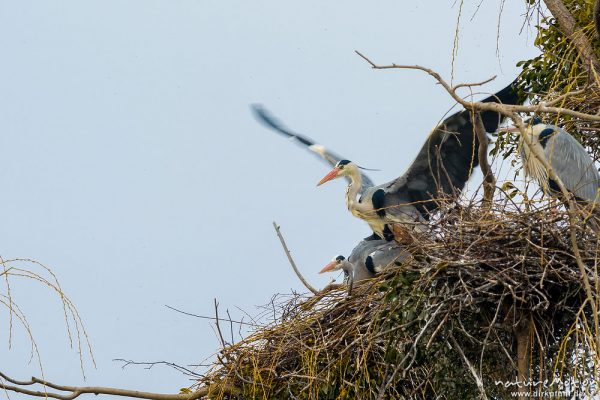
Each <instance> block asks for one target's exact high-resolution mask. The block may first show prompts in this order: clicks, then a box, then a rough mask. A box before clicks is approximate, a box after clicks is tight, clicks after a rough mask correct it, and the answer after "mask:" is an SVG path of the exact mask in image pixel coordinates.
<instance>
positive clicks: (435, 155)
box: [253, 84, 519, 241]
mask: <svg viewBox="0 0 600 400" xmlns="http://www.w3.org/2000/svg"><path fill="white" fill-rule="evenodd" d="M482 101H483V102H492V101H497V102H501V103H505V104H516V103H517V102H518V101H519V99H518V95H517V93H516V91H515V90H514V88H513V86H512V84H511V85H509V86H507V87H505V88H504V89H502V90H501V91H499V92H498V93H496V94H494V95H492V96H489V97H487V98H486V99H484V100H482ZM253 110H254V112H255V114H256V116H257V117H258V119H259V121H261V122H262V123H264V124H265V125H267V126H268V127H270V128H272V129H274V130H276V131H277V132H279V133H281V134H283V135H285V136H287V137H290V138H293V139H295V140H297V141H298V142H299V143H300V144H302V145H304V146H306V147H307V148H308V149H309V150H311V151H313V152H314V153H316V154H318V155H319V156H320V157H321V158H322V159H324V160H325V161H326V162H328V163H329V164H331V165H333V167H334V168H333V169H332V170H331V171H330V172H329V173H328V174H327V175H326V176H325V177H324V178H323V179H321V181H320V182H319V185H321V184H323V183H325V182H328V181H330V180H333V179H335V178H339V177H345V178H346V179H347V180H348V182H349V185H348V189H347V190H346V206H347V208H348V209H349V210H350V212H351V213H352V214H353V215H354V216H356V217H358V218H361V219H363V220H365V221H366V222H367V223H368V224H369V226H370V227H371V229H372V230H373V232H374V235H375V236H374V237H378V238H384V239H386V240H388V241H390V240H393V239H394V238H395V236H396V235H395V232H394V231H395V230H396V229H394V228H395V227H396V226H400V227H404V226H406V227H410V226H413V227H417V229H420V228H422V226H423V225H422V224H423V222H425V221H426V220H427V219H428V218H429V214H430V213H431V212H432V211H434V210H436V209H437V208H438V207H439V204H438V202H437V201H436V199H438V198H439V197H440V195H441V194H442V193H446V194H454V195H455V194H457V193H458V192H460V191H461V190H462V189H463V187H464V185H465V183H466V181H467V180H468V178H469V176H470V174H471V172H472V170H473V168H475V167H476V166H477V165H478V163H479V160H478V157H477V151H476V148H477V146H478V141H477V138H476V135H475V132H474V127H473V123H472V116H471V111H469V110H463V111H459V112H457V113H455V114H453V115H451V116H450V117H448V118H446V119H445V120H444V121H442V123H440V124H439V125H438V126H437V127H436V128H435V129H434V130H433V131H432V132H431V134H430V135H429V137H428V138H427V140H426V142H425V144H424V145H423V147H422V148H421V150H420V151H419V153H418V155H417V157H416V158H415V160H414V161H413V163H412V164H411V165H410V166H409V168H408V170H407V171H406V172H405V173H404V174H403V175H402V176H400V177H398V178H396V179H394V180H392V181H390V182H388V183H385V184H383V185H379V186H374V185H373V183H372V181H371V180H370V179H369V178H368V177H367V176H366V174H365V173H364V170H365V169H364V168H361V167H359V166H358V165H357V164H355V163H353V162H351V161H349V160H346V159H343V158H342V157H340V156H338V155H336V154H335V153H333V152H330V151H329V150H327V149H325V148H324V147H323V146H321V145H319V144H317V143H316V142H314V141H313V140H312V139H310V138H308V137H306V136H303V135H300V134H297V133H294V132H292V131H290V130H289V129H287V128H285V127H283V126H282V125H281V124H280V123H278V122H277V121H276V120H275V119H274V118H273V117H271V116H270V115H269V114H268V113H267V112H266V111H265V110H264V109H263V108H262V107H260V106H254V108H253ZM481 119H482V122H483V125H484V127H485V130H486V132H494V131H496V129H497V128H498V126H499V124H500V121H501V119H502V117H501V116H500V115H499V114H498V113H496V112H492V111H486V112H483V113H481Z"/></svg>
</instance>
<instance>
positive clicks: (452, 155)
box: [384, 84, 519, 218]
mask: <svg viewBox="0 0 600 400" xmlns="http://www.w3.org/2000/svg"><path fill="white" fill-rule="evenodd" d="M482 102H499V103H503V104H519V97H518V94H517V92H516V89H515V88H514V86H513V84H510V85H509V86H507V87H505V88H504V89H502V90H501V91H499V92H498V93H496V94H494V95H492V96H489V97H488V98H486V99H484V100H482ZM481 119H482V122H483V125H484V127H485V130H486V132H495V131H496V130H497V129H498V126H499V125H500V123H501V122H502V116H501V115H500V114H499V113H497V112H494V111H484V112H482V113H481ZM478 146H479V141H478V140H477V136H476V134H475V129H474V125H473V121H472V115H471V111H469V110H463V111H459V112H457V113H455V114H453V115H451V116H450V117H448V118H446V119H445V120H444V121H443V122H442V123H441V124H439V125H438V126H437V127H436V128H435V129H434V130H433V131H432V132H431V134H430V135H429V137H428V138H427V141H426V142H425V144H424V145H423V147H422V148H421V150H420V151H419V154H418V155H417V157H416V158H415V160H414V161H413V163H412V164H411V165H410V167H409V168H408V170H407V171H406V172H405V173H404V174H403V175H402V176H401V177H399V178H397V179H396V180H394V181H391V182H389V183H388V184H387V185H385V186H384V189H385V191H386V196H385V201H384V206H385V207H388V208H390V207H391V209H390V210H389V211H390V212H392V213H393V207H394V206H396V205H398V204H406V203H407V202H409V203H411V204H413V205H414V206H415V207H416V208H417V209H418V210H419V212H420V213H421V214H422V215H423V216H424V217H425V218H427V214H428V213H429V212H431V211H432V210H435V209H436V208H437V207H438V204H437V202H436V201H435V200H436V198H438V197H439V196H441V194H442V193H446V194H449V195H456V194H457V193H460V191H461V190H462V189H463V188H464V186H465V183H466V182H467V180H468V179H469V177H470V176H471V172H472V171H473V169H474V168H475V167H477V166H478V165H479V158H478V156H477V147H478Z"/></svg>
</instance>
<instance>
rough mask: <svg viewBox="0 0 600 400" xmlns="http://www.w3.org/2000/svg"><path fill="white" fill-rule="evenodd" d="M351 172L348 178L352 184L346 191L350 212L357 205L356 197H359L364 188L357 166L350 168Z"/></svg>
mask: <svg viewBox="0 0 600 400" xmlns="http://www.w3.org/2000/svg"><path fill="white" fill-rule="evenodd" d="M349 171H350V173H349V174H348V178H350V183H349V184H348V188H347V189H346V205H347V206H348V209H349V210H350V209H351V207H353V206H354V205H355V204H356V203H357V201H356V196H358V193H360V188H361V187H362V176H361V175H360V171H359V170H358V168H357V167H356V166H352V167H350V170H349Z"/></svg>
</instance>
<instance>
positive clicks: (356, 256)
mask: <svg viewBox="0 0 600 400" xmlns="http://www.w3.org/2000/svg"><path fill="white" fill-rule="evenodd" d="M386 243H388V242H386V241H385V240H382V239H377V240H364V239H363V240H361V241H360V242H358V244H357V245H356V246H354V248H353V249H352V251H351V252H350V256H348V261H350V262H351V263H353V264H356V263H357V262H358V263H361V262H362V263H363V264H364V259H365V258H366V257H367V256H368V255H369V254H370V253H372V252H373V251H375V250H376V249H377V248H378V247H379V246H381V245H382V244H386Z"/></svg>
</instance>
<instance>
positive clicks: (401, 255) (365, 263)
mask: <svg viewBox="0 0 600 400" xmlns="http://www.w3.org/2000/svg"><path fill="white" fill-rule="evenodd" d="M409 256H410V253H409V252H408V251H407V250H406V248H405V247H404V246H402V245H400V244H398V243H396V242H388V241H386V240H381V239H375V240H361V241H360V242H359V243H358V244H357V245H356V247H354V249H353V250H352V252H351V253H350V256H349V257H348V258H347V259H346V257H344V256H342V255H339V256H336V257H334V258H333V260H331V262H329V263H328V264H327V265H325V267H324V268H323V269H322V270H321V271H320V272H319V273H320V274H322V273H325V272H333V271H338V270H343V271H344V274H345V275H346V276H347V278H348V291H349V292H350V291H352V286H353V284H354V282H358V281H362V280H364V279H369V278H372V277H374V276H375V275H376V274H377V273H379V272H381V271H383V270H384V269H386V268H387V267H388V266H390V265H393V264H397V265H399V264H400V263H402V262H403V261H404V260H406V259H407V258H408V257H409Z"/></svg>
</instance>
